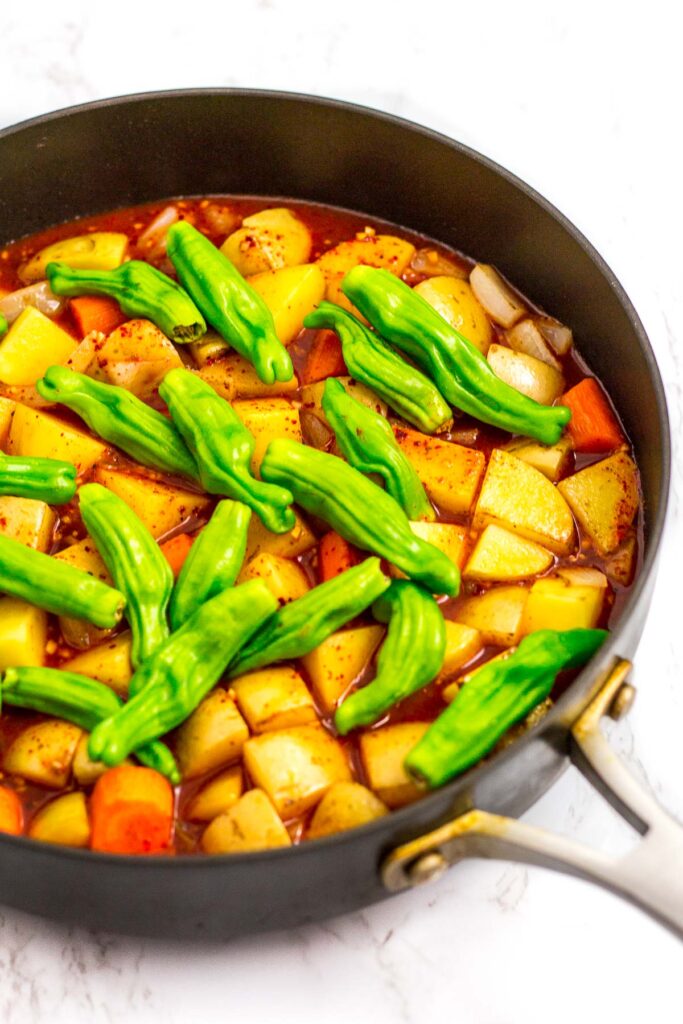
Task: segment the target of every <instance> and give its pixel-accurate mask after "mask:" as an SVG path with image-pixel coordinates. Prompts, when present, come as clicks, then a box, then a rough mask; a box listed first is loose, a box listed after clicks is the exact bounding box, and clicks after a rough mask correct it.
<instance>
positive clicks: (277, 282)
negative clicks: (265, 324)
mask: <svg viewBox="0 0 683 1024" xmlns="http://www.w3.org/2000/svg"><path fill="white" fill-rule="evenodd" d="M249 284H250V285H251V287H252V288H253V289H254V291H257V292H258V293H259V295H260V296H261V298H262V299H263V301H264V302H265V304H266V306H267V307H268V309H269V310H270V312H271V313H272V315H273V321H274V323H275V333H276V334H277V336H278V338H279V339H280V341H281V342H282V344H283V345H289V344H291V342H293V341H294V339H295V338H296V336H297V334H298V333H299V331H300V330H301V328H302V326H303V321H304V317H305V316H307V315H308V313H310V312H311V310H313V309H315V307H316V306H317V305H318V303H319V302H320V300H321V299H322V297H323V295H324V293H325V279H324V277H323V275H322V271H321V270H320V267H318V266H317V265H316V264H315V263H305V264H303V265H302V266H298V267H283V268H282V269H281V270H268V271H266V272H265V273H263V274H256V275H255V276H254V277H250V278H249Z"/></svg>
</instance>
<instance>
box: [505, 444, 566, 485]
mask: <svg viewBox="0 0 683 1024" xmlns="http://www.w3.org/2000/svg"><path fill="white" fill-rule="evenodd" d="M505 450H506V451H508V452H512V454H513V455H516V456H517V458H518V459H522V460H523V461H524V462H528V463H529V465H530V466H533V467H534V469H537V470H539V472H541V473H543V476H547V477H548V480H552V482H553V483H557V481H558V480H559V479H560V477H561V476H562V475H563V474H564V473H565V472H566V470H567V469H568V468H569V464H570V460H571V453H572V450H573V449H572V442H571V438H570V437H569V436H568V435H567V434H565V435H564V437H561V438H560V440H559V441H558V442H557V444H552V445H547V444H538V443H537V442H536V441H528V440H527V439H526V438H521V439H518V440H516V441H511V442H510V443H509V444H507V445H506V446H505Z"/></svg>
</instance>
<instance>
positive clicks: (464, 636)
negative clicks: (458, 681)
mask: <svg viewBox="0 0 683 1024" xmlns="http://www.w3.org/2000/svg"><path fill="white" fill-rule="evenodd" d="M483 646H484V643H483V640H482V638H481V633H480V632H479V630H478V629H473V628H472V627H471V626H465V625H463V623H462V622H451V621H450V620H449V619H446V654H445V655H444V659H443V665H442V666H441V671H440V672H439V674H438V676H437V678H436V681H437V683H443V682H444V681H445V680H446V679H448V678H449V677H450V676H452V675H453V673H454V672H457V671H458V670H459V669H461V668H462V667H463V665H466V664H467V663H468V662H469V661H471V660H472V658H475V657H476V656H477V654H479V652H480V651H481V649H482V647H483Z"/></svg>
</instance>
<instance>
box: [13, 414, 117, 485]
mask: <svg viewBox="0 0 683 1024" xmlns="http://www.w3.org/2000/svg"><path fill="white" fill-rule="evenodd" d="M106 450H107V446H106V445H105V444H102V442H101V441H96V440H95V438H94V437H90V436H89V435H88V434H85V433H83V431H82V430H76V429H75V428H74V427H70V426H67V424H66V423H65V422H64V421H63V420H60V419H57V417H56V416H50V415H49V414H48V413H45V412H38V410H37V409H30V408H29V407H28V406H27V405H20V404H17V407H16V409H15V410H14V416H13V417H12V426H11V427H10V432H9V437H8V438H7V452H8V454H9V455H38V456H43V457H48V458H50V459H63V460H64V461H65V462H71V463H73V465H74V466H75V467H76V472H77V473H78V474H79V475H81V474H82V473H87V471H88V470H89V469H91V468H92V466H94V465H95V463H96V462H97V461H98V460H99V459H101V458H102V456H103V455H104V453H105V452H106Z"/></svg>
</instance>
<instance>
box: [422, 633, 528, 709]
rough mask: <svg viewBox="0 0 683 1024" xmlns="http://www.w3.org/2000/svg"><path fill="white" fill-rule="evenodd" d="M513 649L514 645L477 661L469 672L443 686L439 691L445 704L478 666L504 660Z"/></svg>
mask: <svg viewBox="0 0 683 1024" xmlns="http://www.w3.org/2000/svg"><path fill="white" fill-rule="evenodd" d="M515 650H516V647H508V648H507V650H505V651H501V652H500V654H496V655H494V657H493V658H487V659H486V661H483V662H479V663H478V664H477V665H475V666H474V667H473V668H471V669H470V670H469V672H465V674H464V675H462V676H460V678H459V679H456V680H454V682H452V683H449V684H448V686H444V688H443V690H442V691H441V696H442V697H443V699H444V700H445V701H446V703H447V704H451V703H452V702H453V701H454V700H455V698H456V697H457V695H458V694H459V693H460V690H461V689H462V687H463V686H464V685H465V683H469V681H470V679H471V678H472V677H473V676H474V674H475V673H476V672H478V671H479V669H480V668H483V667H484V665H489V664H492V663H493V662H494V661H505V659H506V658H509V657H510V655H511V654H512V653H513V652H514V651H515Z"/></svg>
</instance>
